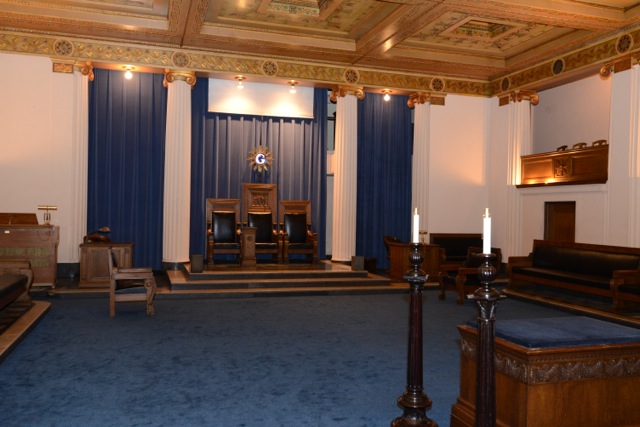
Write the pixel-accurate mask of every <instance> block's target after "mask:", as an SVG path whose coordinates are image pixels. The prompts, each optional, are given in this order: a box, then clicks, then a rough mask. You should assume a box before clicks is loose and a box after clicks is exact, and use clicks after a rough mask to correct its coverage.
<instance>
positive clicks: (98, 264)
mask: <svg viewBox="0 0 640 427" xmlns="http://www.w3.org/2000/svg"><path fill="white" fill-rule="evenodd" d="M109 248H111V249H112V250H113V252H114V254H115V255H116V259H117V260H118V266H119V267H124V268H127V267H131V257H132V255H133V243H83V244H81V245H80V281H79V283H78V285H79V286H81V287H90V288H102V287H108V286H109V281H110V276H111V272H110V271H109V258H108V257H109Z"/></svg>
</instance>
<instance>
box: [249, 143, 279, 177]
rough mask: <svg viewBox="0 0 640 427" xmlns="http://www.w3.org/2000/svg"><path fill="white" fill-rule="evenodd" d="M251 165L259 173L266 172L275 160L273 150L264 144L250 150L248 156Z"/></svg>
mask: <svg viewBox="0 0 640 427" xmlns="http://www.w3.org/2000/svg"><path fill="white" fill-rule="evenodd" d="M247 161H248V162H249V167H250V168H252V169H253V170H254V171H257V172H259V173H262V172H266V171H268V170H269V168H270V167H271V162H273V155H272V154H271V151H269V149H268V148H267V147H265V146H263V145H260V146H258V147H256V148H254V149H253V150H251V151H249V157H247Z"/></svg>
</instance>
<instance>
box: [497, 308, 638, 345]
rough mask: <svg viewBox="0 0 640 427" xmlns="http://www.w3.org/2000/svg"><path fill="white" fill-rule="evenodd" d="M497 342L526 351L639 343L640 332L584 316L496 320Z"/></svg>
mask: <svg viewBox="0 0 640 427" xmlns="http://www.w3.org/2000/svg"><path fill="white" fill-rule="evenodd" d="M495 327H496V328H495V333H496V338H502V339H504V340H507V341H509V342H512V343H514V344H518V345H520V346H523V347H526V348H551V347H572V346H588V345H601V344H623V343H637V342H640V329H636V328H632V327H630V326H623V325H619V324H616V323H611V322H606V321H604V320H598V319H593V318H590V317H584V316H576V317H573V316H570V317H553V318H546V319H519V320H504V321H500V320H497V321H496V324H495Z"/></svg>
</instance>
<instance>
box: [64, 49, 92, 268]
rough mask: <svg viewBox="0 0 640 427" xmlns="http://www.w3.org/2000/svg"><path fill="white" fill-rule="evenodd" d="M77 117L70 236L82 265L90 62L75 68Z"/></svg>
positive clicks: (72, 255) (75, 255)
mask: <svg viewBox="0 0 640 427" xmlns="http://www.w3.org/2000/svg"><path fill="white" fill-rule="evenodd" d="M73 78H74V91H75V99H74V117H73V140H72V141H71V144H72V152H73V162H72V164H73V181H72V182H73V189H72V190H73V194H72V196H71V197H72V203H71V206H72V212H71V221H69V228H70V230H69V236H71V241H72V242H73V244H75V251H73V252H72V254H71V257H70V258H69V261H71V262H80V243H82V239H83V237H84V236H85V235H86V234H87V198H88V195H87V191H88V190H87V187H88V179H89V177H88V164H89V81H93V66H92V65H91V63H90V62H85V63H78V64H76V65H75V67H74V73H73Z"/></svg>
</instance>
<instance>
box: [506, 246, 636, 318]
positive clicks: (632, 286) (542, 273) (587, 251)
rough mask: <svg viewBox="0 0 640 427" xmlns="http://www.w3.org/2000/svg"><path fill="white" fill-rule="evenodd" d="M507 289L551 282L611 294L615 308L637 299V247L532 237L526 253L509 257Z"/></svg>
mask: <svg viewBox="0 0 640 427" xmlns="http://www.w3.org/2000/svg"><path fill="white" fill-rule="evenodd" d="M507 277H508V279H509V284H508V285H507V288H508V289H514V290H517V288H518V287H519V286H523V285H532V284H533V285H544V286H552V287H558V288H563V289H568V290H571V291H576V292H582V293H586V294H591V295H597V296H601V297H605V298H611V300H612V304H613V308H614V309H616V310H618V309H620V308H621V306H622V304H623V302H625V301H635V302H640V248H631V247H623V246H606V245H594V244H587V243H570V242H552V241H548V240H534V241H533V251H532V252H531V253H530V254H529V255H528V256H526V257H514V256H512V257H509V262H508V264H507Z"/></svg>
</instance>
